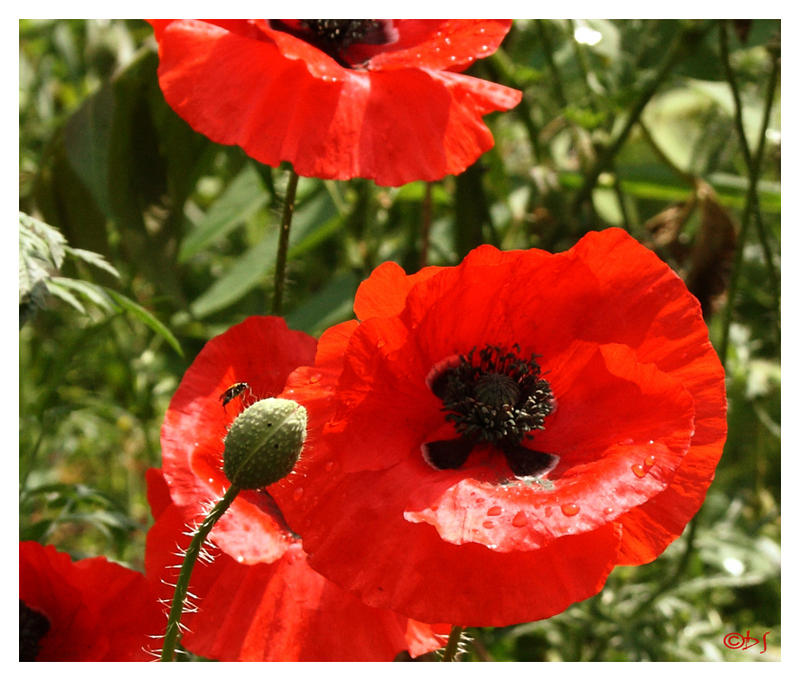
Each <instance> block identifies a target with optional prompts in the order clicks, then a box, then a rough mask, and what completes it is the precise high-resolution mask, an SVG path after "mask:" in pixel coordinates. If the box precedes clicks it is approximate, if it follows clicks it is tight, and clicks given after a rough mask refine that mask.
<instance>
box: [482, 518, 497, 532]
mask: <svg viewBox="0 0 800 681" xmlns="http://www.w3.org/2000/svg"><path fill="white" fill-rule="evenodd" d="M483 526H484V527H485V528H486V529H487V530H490V529H492V528H493V527H494V523H493V522H492V521H491V520H484V521H483Z"/></svg>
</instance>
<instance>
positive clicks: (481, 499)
mask: <svg viewBox="0 0 800 681" xmlns="http://www.w3.org/2000/svg"><path fill="white" fill-rule="evenodd" d="M484 501H486V499H484V498H483V497H478V498H477V499H475V503H476V504H478V505H480V504H482V503H483V502H484Z"/></svg>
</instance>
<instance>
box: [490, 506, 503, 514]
mask: <svg viewBox="0 0 800 681" xmlns="http://www.w3.org/2000/svg"><path fill="white" fill-rule="evenodd" d="M502 512H503V509H502V508H500V507H499V506H492V507H491V508H490V509H489V510H488V511H486V515H500V514H501V513H502Z"/></svg>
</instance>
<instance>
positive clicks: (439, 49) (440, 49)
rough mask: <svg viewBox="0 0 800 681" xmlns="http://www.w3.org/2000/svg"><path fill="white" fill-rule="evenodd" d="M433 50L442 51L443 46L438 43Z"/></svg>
mask: <svg viewBox="0 0 800 681" xmlns="http://www.w3.org/2000/svg"><path fill="white" fill-rule="evenodd" d="M433 51H434V52H441V51H442V48H441V47H439V46H438V45H437V46H436V47H434V48H433Z"/></svg>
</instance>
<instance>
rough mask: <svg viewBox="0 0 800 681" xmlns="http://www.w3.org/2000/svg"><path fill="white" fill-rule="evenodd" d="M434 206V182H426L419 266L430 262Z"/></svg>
mask: <svg viewBox="0 0 800 681" xmlns="http://www.w3.org/2000/svg"><path fill="white" fill-rule="evenodd" d="M432 208H433V183H432V182H426V183H425V197H424V198H423V199H422V225H421V228H420V246H419V266H420V267H421V268H422V267H425V266H426V265H427V264H428V249H429V247H430V241H431V217H432Z"/></svg>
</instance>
